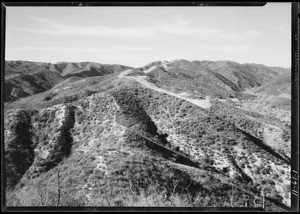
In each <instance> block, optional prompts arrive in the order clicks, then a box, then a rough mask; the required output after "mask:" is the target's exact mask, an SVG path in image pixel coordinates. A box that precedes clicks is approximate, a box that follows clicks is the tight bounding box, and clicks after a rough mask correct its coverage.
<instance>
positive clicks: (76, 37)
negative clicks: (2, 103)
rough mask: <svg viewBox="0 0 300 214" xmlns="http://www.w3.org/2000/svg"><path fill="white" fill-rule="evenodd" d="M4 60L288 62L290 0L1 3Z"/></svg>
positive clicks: (274, 64)
mask: <svg viewBox="0 0 300 214" xmlns="http://www.w3.org/2000/svg"><path fill="white" fill-rule="evenodd" d="M6 9H7V10H6V14H7V17H6V52H5V59H6V60H29V61H38V62H52V63H55V62H62V61H65V62H80V61H92V62H100V63H109V64H124V65H129V66H136V67H138V66H143V65H145V64H148V63H150V62H152V61H156V60H174V59H187V60H213V61H215V60H231V61H236V62H239V63H258V64H265V65H268V66H282V67H290V66H291V3H268V4H267V5H266V6H264V7H7V8H6Z"/></svg>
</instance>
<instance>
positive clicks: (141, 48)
mask: <svg viewBox="0 0 300 214" xmlns="http://www.w3.org/2000/svg"><path fill="white" fill-rule="evenodd" d="M17 49H18V50H19V51H53V52H58V51H59V52H77V53H105V54H108V53H117V52H118V53H119V52H145V51H146V52H149V51H154V50H156V49H157V47H152V46H138V47H135V46H113V47H109V48H102V47H101V48H100V47H99V48H97V47H93V48H81V47H67V46H38V47H34V46H30V47H18V48H17Z"/></svg>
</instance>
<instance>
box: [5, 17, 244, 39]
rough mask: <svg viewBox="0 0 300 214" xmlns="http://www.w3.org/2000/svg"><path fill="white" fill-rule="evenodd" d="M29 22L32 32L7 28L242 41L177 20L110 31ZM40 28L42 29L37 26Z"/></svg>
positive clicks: (233, 35)
mask: <svg viewBox="0 0 300 214" xmlns="http://www.w3.org/2000/svg"><path fill="white" fill-rule="evenodd" d="M29 19H31V20H33V21H34V22H35V23H36V24H38V25H37V26H36V27H35V28H13V27H11V28H8V29H10V30H19V31H25V32H31V33H37V34H46V35H60V36H86V37H92V36H94V37H108V38H119V39H156V38H159V36H161V35H162V34H165V35H166V34H169V35H177V36H187V37H196V38H207V39H210V38H216V39H226V40H233V41H239V40H241V39H242V38H243V36H242V35H240V34H239V33H237V32H235V31H232V30H228V29H221V28H214V27H205V26H201V27H199V26H197V27H195V26H193V25H191V21H190V20H187V19H183V18H181V17H179V16H177V19H176V20H175V21H174V22H170V23H159V24H154V25H150V26H131V27H118V28H117V27H112V26H105V25H97V26H82V25H81V26H75V25H69V24H62V23H59V22H55V21H52V20H47V19H41V18H36V17H32V16H30V17H29ZM39 24H42V25H39Z"/></svg>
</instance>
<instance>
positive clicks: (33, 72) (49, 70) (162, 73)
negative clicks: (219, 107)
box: [4, 60, 290, 102]
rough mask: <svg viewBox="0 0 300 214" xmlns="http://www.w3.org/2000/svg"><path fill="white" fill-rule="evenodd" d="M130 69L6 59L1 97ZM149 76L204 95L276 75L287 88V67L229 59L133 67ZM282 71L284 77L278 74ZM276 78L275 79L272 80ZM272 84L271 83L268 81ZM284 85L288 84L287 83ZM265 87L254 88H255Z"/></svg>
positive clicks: (15, 96) (7, 98) (257, 84)
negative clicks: (70, 78) (69, 79)
mask: <svg viewBox="0 0 300 214" xmlns="http://www.w3.org/2000/svg"><path fill="white" fill-rule="evenodd" d="M127 69H133V67H130V66H125V65H117V64H115V65H108V64H101V63H95V62H79V63H68V62H61V63H56V64H51V63H39V62H28V61H6V62H5V87H4V89H5V91H4V101H5V102H10V101H15V100H17V99H19V98H23V97H27V96H30V95H34V94H37V93H41V92H44V91H47V90H49V89H51V88H52V87H54V86H55V85H57V84H58V83H60V82H62V81H64V80H66V79H68V78H69V77H93V76H94V77H95V76H105V75H110V74H118V73H120V72H122V71H124V70H127ZM135 71H136V72H137V71H143V72H144V73H145V74H146V75H147V76H151V77H152V78H153V79H154V80H155V81H156V83H157V84H160V85H161V86H162V85H164V87H169V88H170V86H171V85H172V84H173V82H174V81H175V82H176V86H177V89H174V88H173V90H177V91H178V90H180V88H178V87H179V85H180V87H183V88H185V90H186V89H187V88H189V89H188V91H190V92H198V93H203V94H207V95H212V96H214V95H219V96H221V97H222V96H223V97H227V96H228V95H230V96H234V92H239V91H244V90H245V89H247V88H253V87H260V86H262V85H263V84H265V83H267V82H270V81H271V80H273V79H274V78H276V77H278V81H280V82H281V83H280V84H281V86H282V88H281V91H283V92H284V93H285V92H287V93H288V92H289V89H288V88H286V87H288V86H289V85H290V80H289V77H290V69H287V68H280V67H267V66H264V65H258V64H239V63H236V62H231V61H216V62H212V61H187V60H173V61H170V62H166V61H164V62H163V61H157V62H152V63H150V64H148V65H146V66H144V67H141V68H135ZM280 75H283V77H284V78H281V77H280ZM274 81H275V80H274ZM270 84H271V83H270ZM286 85H287V86H286ZM263 90H264V89H257V92H260V91H263Z"/></svg>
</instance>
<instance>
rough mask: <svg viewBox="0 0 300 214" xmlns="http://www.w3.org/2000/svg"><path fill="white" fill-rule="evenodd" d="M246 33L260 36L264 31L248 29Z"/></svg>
mask: <svg viewBox="0 0 300 214" xmlns="http://www.w3.org/2000/svg"><path fill="white" fill-rule="evenodd" d="M246 34H247V35H250V36H260V35H261V34H262V32H261V31H256V30H253V31H246Z"/></svg>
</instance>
